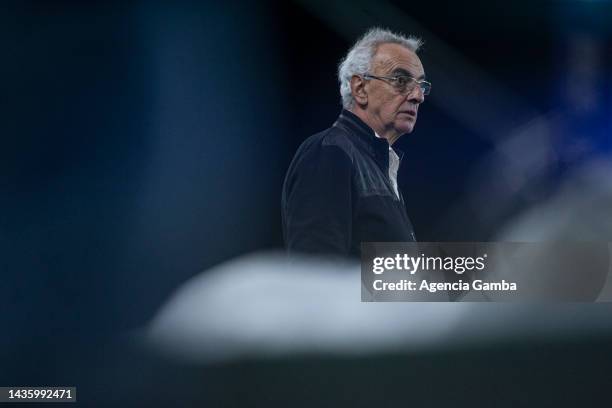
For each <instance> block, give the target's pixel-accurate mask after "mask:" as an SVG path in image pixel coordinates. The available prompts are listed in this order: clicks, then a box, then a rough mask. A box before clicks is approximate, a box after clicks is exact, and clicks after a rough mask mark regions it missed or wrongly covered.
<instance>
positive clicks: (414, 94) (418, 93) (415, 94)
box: [408, 85, 425, 104]
mask: <svg viewBox="0 0 612 408" xmlns="http://www.w3.org/2000/svg"><path fill="white" fill-rule="evenodd" d="M424 100H425V94H424V93H423V90H422V89H421V87H420V86H419V85H417V86H415V87H414V88H412V91H410V93H409V94H408V101H409V102H412V103H415V104H419V103H423V101H424Z"/></svg>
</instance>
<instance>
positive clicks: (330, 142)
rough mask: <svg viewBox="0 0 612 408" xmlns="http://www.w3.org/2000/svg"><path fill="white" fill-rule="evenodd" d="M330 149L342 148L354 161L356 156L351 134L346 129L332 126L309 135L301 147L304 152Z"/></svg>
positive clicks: (314, 152)
mask: <svg viewBox="0 0 612 408" xmlns="http://www.w3.org/2000/svg"><path fill="white" fill-rule="evenodd" d="M330 150H333V151H335V150H340V151H341V152H343V153H344V154H346V155H347V156H348V157H349V158H350V159H351V161H352V158H353V156H354V151H355V146H354V144H353V141H352V140H351V136H350V135H349V134H348V133H347V132H345V131H344V130H342V129H340V128H338V127H336V126H332V127H330V128H327V129H325V130H323V131H322V132H319V133H315V134H314V135H312V136H309V137H308V138H307V139H306V140H304V142H302V145H301V146H300V148H299V151H301V152H302V153H303V154H308V153H311V154H317V153H321V152H325V151H330Z"/></svg>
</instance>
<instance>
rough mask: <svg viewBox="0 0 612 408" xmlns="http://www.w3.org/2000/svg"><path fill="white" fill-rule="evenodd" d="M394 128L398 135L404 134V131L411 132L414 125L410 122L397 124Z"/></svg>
mask: <svg viewBox="0 0 612 408" xmlns="http://www.w3.org/2000/svg"><path fill="white" fill-rule="evenodd" d="M396 129H397V132H398V133H399V134H400V135H405V134H406V133H412V131H413V130H414V125H413V124H412V123H405V124H402V125H401V126H398V127H397V128H396Z"/></svg>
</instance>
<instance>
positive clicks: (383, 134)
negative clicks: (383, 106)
mask: <svg viewBox="0 0 612 408" xmlns="http://www.w3.org/2000/svg"><path fill="white" fill-rule="evenodd" d="M350 111H351V113H353V114H354V115H355V116H357V117H358V118H359V119H361V120H362V121H363V122H364V123H365V124H366V125H368V126H369V127H370V128H371V129H372V130H373V131H374V133H375V134H376V136H378V137H380V138H383V139H387V142H388V143H389V145H390V146H391V145H393V143H395V142H396V141H397V139H399V135H398V134H396V132H395V131H393V130H392V129H391V130H387V129H385V128H384V127H383V126H382V125H381V124H380V123H378V121H377V120H375V119H374V118H372V117H371V116H370V115H368V113H367V112H366V111H364V110H363V109H359V108H357V109H356V108H352V109H350Z"/></svg>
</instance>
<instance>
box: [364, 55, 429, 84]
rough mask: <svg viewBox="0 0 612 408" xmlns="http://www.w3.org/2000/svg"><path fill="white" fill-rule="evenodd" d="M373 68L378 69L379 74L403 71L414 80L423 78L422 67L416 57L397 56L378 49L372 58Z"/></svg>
mask: <svg viewBox="0 0 612 408" xmlns="http://www.w3.org/2000/svg"><path fill="white" fill-rule="evenodd" d="M373 62H374V64H373V65H374V67H377V68H380V73H385V74H389V73H391V72H392V71H393V70H394V69H398V68H401V69H404V70H406V71H408V72H410V73H411V74H412V75H413V76H414V77H415V78H420V77H423V76H424V75H425V74H424V72H423V67H422V65H421V64H420V61H419V59H418V56H416V54H414V58H409V57H408V56H398V55H397V53H396V52H389V50H386V49H383V50H382V51H381V50H380V49H379V50H377V52H376V55H375V56H374V61H373Z"/></svg>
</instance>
